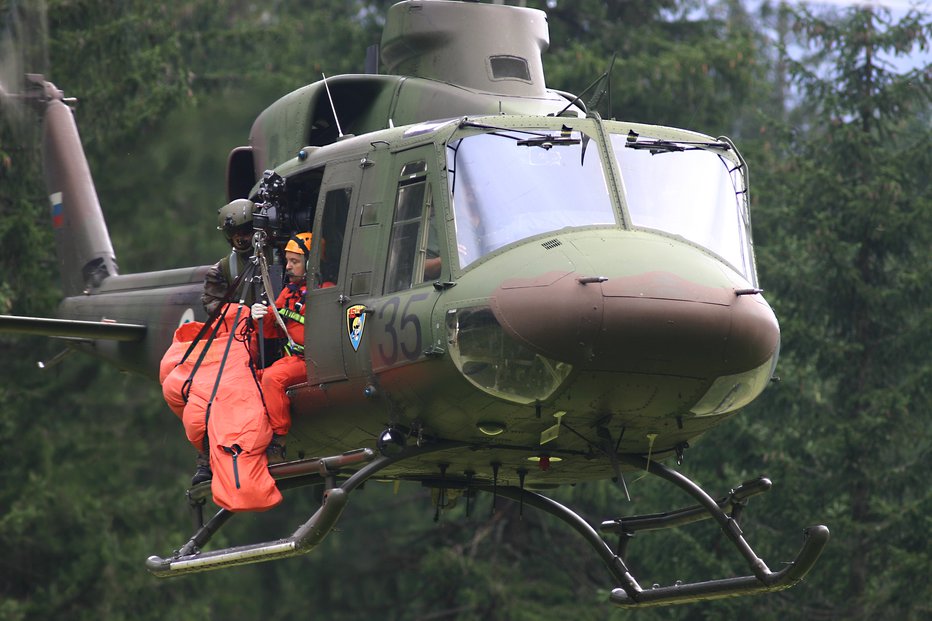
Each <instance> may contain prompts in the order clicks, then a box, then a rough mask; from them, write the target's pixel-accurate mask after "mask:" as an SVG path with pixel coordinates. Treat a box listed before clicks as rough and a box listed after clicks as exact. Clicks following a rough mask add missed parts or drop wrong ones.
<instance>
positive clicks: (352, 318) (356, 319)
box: [346, 304, 366, 351]
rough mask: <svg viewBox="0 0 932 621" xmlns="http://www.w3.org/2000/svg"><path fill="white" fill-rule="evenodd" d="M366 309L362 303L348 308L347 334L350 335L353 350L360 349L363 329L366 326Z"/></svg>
mask: <svg viewBox="0 0 932 621" xmlns="http://www.w3.org/2000/svg"><path fill="white" fill-rule="evenodd" d="M365 310H366V307H365V306H364V305H362V304H357V305H356V306H350V307H349V308H347V309H346V334H347V335H348V336H349V340H350V344H351V345H352V346H353V351H359V342H360V341H361V340H362V331H363V329H365V327H366V314H365Z"/></svg>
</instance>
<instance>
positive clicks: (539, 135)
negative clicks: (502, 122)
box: [460, 121, 580, 149]
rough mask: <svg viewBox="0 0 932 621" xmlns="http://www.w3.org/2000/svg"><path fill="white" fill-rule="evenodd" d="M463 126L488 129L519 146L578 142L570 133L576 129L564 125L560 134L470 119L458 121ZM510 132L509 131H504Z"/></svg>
mask: <svg viewBox="0 0 932 621" xmlns="http://www.w3.org/2000/svg"><path fill="white" fill-rule="evenodd" d="M464 127H474V128H476V129H488V130H491V131H490V132H489V134H490V135H492V136H499V137H501V138H509V139H511V140H514V141H515V144H517V145H518V146H519V147H540V148H542V149H551V148H553V147H555V146H564V145H574V144H579V143H580V139H579V138H573V137H572V136H571V135H570V133H571V132H574V131H578V130H574V129H573V128H571V127H567V126H566V125H564V126H563V127H562V128H561V130H560V134H558V135H555V134H548V133H546V132H534V131H529V130H526V129H515V128H511V127H497V126H495V125H485V124H482V123H474V122H472V121H463V122H462V123H460V129H462V128H464ZM504 132H510V133H504ZM511 134H522V135H524V136H530V137H529V138H519V137H517V136H512V135H511Z"/></svg>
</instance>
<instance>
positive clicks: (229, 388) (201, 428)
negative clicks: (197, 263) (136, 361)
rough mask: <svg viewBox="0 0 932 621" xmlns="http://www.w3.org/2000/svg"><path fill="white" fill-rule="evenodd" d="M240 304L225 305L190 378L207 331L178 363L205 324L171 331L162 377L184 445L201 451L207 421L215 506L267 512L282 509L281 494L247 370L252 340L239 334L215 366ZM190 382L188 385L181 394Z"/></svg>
mask: <svg viewBox="0 0 932 621" xmlns="http://www.w3.org/2000/svg"><path fill="white" fill-rule="evenodd" d="M237 306H238V305H230V308H229V309H228V310H227V312H226V315H225V316H224V323H223V325H221V327H220V329H219V330H218V332H217V334H216V336H215V337H214V341H213V343H211V345H210V347H209V348H208V349H207V353H206V355H205V356H204V358H203V360H201V363H200V366H199V367H198V369H197V371H196V372H195V373H194V377H193V378H191V371H192V370H193V369H194V365H195V364H196V362H197V360H198V358H199V357H200V355H201V352H202V351H203V348H204V347H205V346H206V343H207V339H208V338H209V335H210V331H208V332H207V333H205V336H204V337H202V340H201V341H200V342H198V344H197V345H196V346H195V349H194V350H193V351H192V352H191V353H190V354H189V355H188V357H187V359H186V360H185V361H184V362H183V363H181V364H179V362H180V361H181V358H182V357H183V356H184V354H185V352H186V351H187V350H188V347H189V346H190V345H191V341H193V340H194V338H195V337H196V336H197V334H198V332H199V331H200V329H201V327H202V326H203V324H202V323H199V322H191V323H187V324H184V325H182V326H181V327H179V328H178V329H177V330H176V331H175V336H174V339H173V342H172V345H171V346H170V347H169V349H168V351H167V352H166V353H165V355H164V356H163V358H162V361H161V364H160V367H159V377H160V379H161V381H162V395H163V396H164V398H165V402H166V403H168V405H169V407H170V408H171V409H172V411H173V412H174V413H175V415H177V416H178V417H179V418H181V420H182V423H183V424H184V428H185V434H186V435H187V437H188V440H189V441H190V442H191V444H192V445H193V446H194V448H195V449H196V450H198V451H199V452H200V451H203V450H204V432H205V422H206V423H207V427H208V430H209V442H208V446H209V449H210V466H211V470H212V471H213V474H214V476H213V480H212V482H211V492H212V493H213V496H214V502H215V503H217V505H219V506H221V507H223V508H224V509H228V510H230V511H264V510H266V509H269V508H271V507H274V506H275V505H277V504H278V503H280V502H281V501H282V496H281V492H279V491H278V487H276V485H275V480H274V479H273V478H272V476H271V475H270V474H269V471H268V456H267V455H266V452H265V450H266V447H267V446H268V444H269V442H270V441H271V439H272V428H271V426H270V425H269V420H268V415H267V413H266V411H265V406H264V405H263V403H262V395H261V394H260V392H259V387H258V386H257V385H256V379H255V378H254V377H253V375H252V369H251V368H250V358H251V356H250V354H251V351H252V350H254V347H255V342H254V340H253V341H250V342H248V343H247V342H244V341H243V338H242V334H238V335H234V340H233V342H232V343H230V349H229V353H228V354H227V357H226V361H225V364H224V365H223V368H222V371H221V366H220V363H221V362H222V361H223V357H224V352H225V351H226V348H227V343H228V341H229V339H230V331H231V330H234V329H236V326H234V325H233V321H234V319H235V318H236V315H237V313H236V311H237ZM248 313H249V308H248V307H245V306H244V307H242V308H241V310H240V313H239V317H240V320H241V321H242V319H243V318H244V317H248V316H249V315H248ZM218 373H220V383H219V385H217V375H218ZM189 378H191V382H190V384H189V386H188V388H187V395H185V394H184V391H185V390H186V389H185V384H186V383H188V379H189ZM215 386H216V394H214V387H215ZM211 395H213V403H212V404H211V402H210V399H211ZM185 396H187V401H186V400H185ZM208 404H210V413H209V414H210V415H209V419H208V415H207V414H208V412H207V408H208Z"/></svg>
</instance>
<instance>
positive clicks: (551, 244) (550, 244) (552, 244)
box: [541, 239, 563, 250]
mask: <svg viewBox="0 0 932 621" xmlns="http://www.w3.org/2000/svg"><path fill="white" fill-rule="evenodd" d="M562 245H563V242H561V241H560V240H559V239H548V240H547V241H545V242H544V243H542V244H541V246H543V247H544V248H546V249H547V250H553V249H554V248H556V247H557V246H562Z"/></svg>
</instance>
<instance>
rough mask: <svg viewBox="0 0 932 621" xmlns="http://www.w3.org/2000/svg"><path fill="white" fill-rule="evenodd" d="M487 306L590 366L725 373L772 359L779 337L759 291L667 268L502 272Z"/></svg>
mask: <svg viewBox="0 0 932 621" xmlns="http://www.w3.org/2000/svg"><path fill="white" fill-rule="evenodd" d="M491 305H492V309H493V312H494V313H495V316H496V318H497V319H498V321H499V323H500V324H501V325H502V326H503V327H504V329H505V330H506V331H507V332H509V333H510V334H511V336H512V337H514V338H516V339H518V340H519V341H521V342H523V343H524V344H525V345H527V346H528V347H530V348H531V349H532V350H535V351H537V352H539V353H541V354H542V355H545V356H547V357H549V358H552V359H555V360H560V361H564V362H569V363H571V364H573V365H574V367H577V368H580V369H583V370H591V371H613V372H628V373H650V374H664V375H678V376H685V377H696V378H714V377H720V376H724V375H732V374H736V373H742V372H745V371H748V370H751V369H755V368H757V367H760V366H761V365H762V364H764V363H765V362H767V361H768V360H769V359H771V358H772V357H773V356H774V355H775V354H776V351H777V347H778V343H779V337H780V330H779V326H778V323H777V320H776V318H775V316H774V314H773V311H772V310H771V308H770V306H769V305H768V304H767V302H766V301H765V300H764V299H763V297H762V296H760V295H759V292H758V291H756V290H743V291H742V290H738V291H736V290H735V289H734V288H731V287H727V286H723V287H709V286H703V285H698V284H696V283H694V282H690V281H687V280H685V279H683V278H681V277H679V276H677V275H675V274H671V273H668V272H650V273H644V274H638V275H635V276H624V277H617V278H609V279H606V278H599V277H591V276H583V275H580V274H578V273H573V272H553V273H550V274H546V275H544V276H541V277H538V278H535V279H533V280H510V281H505V282H503V283H502V285H501V286H500V287H499V288H498V289H497V290H496V291H495V293H494V295H493V298H492V301H491Z"/></svg>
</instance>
